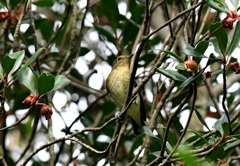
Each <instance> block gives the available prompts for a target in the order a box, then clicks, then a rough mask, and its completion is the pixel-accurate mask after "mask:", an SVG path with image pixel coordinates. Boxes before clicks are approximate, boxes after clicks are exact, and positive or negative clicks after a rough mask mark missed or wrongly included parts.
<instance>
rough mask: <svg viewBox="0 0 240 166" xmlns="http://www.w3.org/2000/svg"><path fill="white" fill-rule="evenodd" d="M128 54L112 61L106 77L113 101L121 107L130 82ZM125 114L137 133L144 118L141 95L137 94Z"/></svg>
mask: <svg viewBox="0 0 240 166" xmlns="http://www.w3.org/2000/svg"><path fill="white" fill-rule="evenodd" d="M129 65H130V56H127V55H121V56H119V57H117V59H116V60H115V61H114V63H113V69H112V72H111V73H110V74H109V76H108V78H107V82H106V84H107V90H108V92H109V93H110V95H111V96H112V98H113V100H114V102H115V103H116V104H117V105H118V106H119V107H120V108H122V106H123V104H124V102H125V100H126V98H127V94H128V90H129V84H130V76H131V75H130V69H129ZM127 115H128V116H129V117H130V119H131V120H132V122H133V129H134V133H135V134H139V132H138V127H139V126H142V125H144V121H145V119H146V115H145V110H144V105H143V101H142V97H141V95H140V94H138V96H137V99H136V100H135V101H134V102H133V103H132V105H131V106H130V108H129V109H128V111H127Z"/></svg>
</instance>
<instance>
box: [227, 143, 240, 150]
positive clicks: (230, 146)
mask: <svg viewBox="0 0 240 166" xmlns="http://www.w3.org/2000/svg"><path fill="white" fill-rule="evenodd" d="M239 145H240V140H237V141H235V142H232V143H229V144H227V145H226V146H224V150H225V151H227V150H229V149H232V148H234V147H236V146H239Z"/></svg>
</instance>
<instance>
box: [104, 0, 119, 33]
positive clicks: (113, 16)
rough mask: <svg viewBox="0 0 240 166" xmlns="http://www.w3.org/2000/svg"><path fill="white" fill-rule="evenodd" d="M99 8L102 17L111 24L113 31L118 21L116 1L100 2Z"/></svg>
mask: <svg viewBox="0 0 240 166" xmlns="http://www.w3.org/2000/svg"><path fill="white" fill-rule="evenodd" d="M101 8H102V12H103V13H104V15H105V16H106V17H107V18H108V21H109V23H110V24H111V26H112V28H113V29H114V31H116V29H117V27H118V23H119V20H118V19H117V18H118V17H119V11H118V6H117V3H116V1H112V0H111V1H109V0H101Z"/></svg>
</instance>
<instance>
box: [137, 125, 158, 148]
mask: <svg viewBox="0 0 240 166" xmlns="http://www.w3.org/2000/svg"><path fill="white" fill-rule="evenodd" d="M139 131H140V132H141V133H143V134H146V135H148V136H150V137H152V138H154V140H155V141H157V142H158V143H159V144H162V140H161V139H160V138H158V137H157V136H155V135H154V134H153V133H152V131H151V130H150V129H149V128H147V126H142V127H140V128H139Z"/></svg>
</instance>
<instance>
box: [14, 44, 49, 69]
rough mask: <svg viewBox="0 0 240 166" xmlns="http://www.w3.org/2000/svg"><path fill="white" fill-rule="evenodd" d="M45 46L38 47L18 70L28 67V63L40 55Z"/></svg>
mask: <svg viewBox="0 0 240 166" xmlns="http://www.w3.org/2000/svg"><path fill="white" fill-rule="evenodd" d="M44 49H45V48H40V49H38V50H37V51H36V52H35V53H34V54H33V55H32V56H31V57H30V58H29V59H28V61H27V62H26V63H25V64H24V65H23V66H22V67H21V69H20V70H19V71H18V72H20V71H21V70H23V69H25V68H26V67H28V66H29V65H30V64H32V63H33V62H34V61H35V60H36V59H37V57H38V56H39V55H40V53H41V52H42V51H43V50H44Z"/></svg>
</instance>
